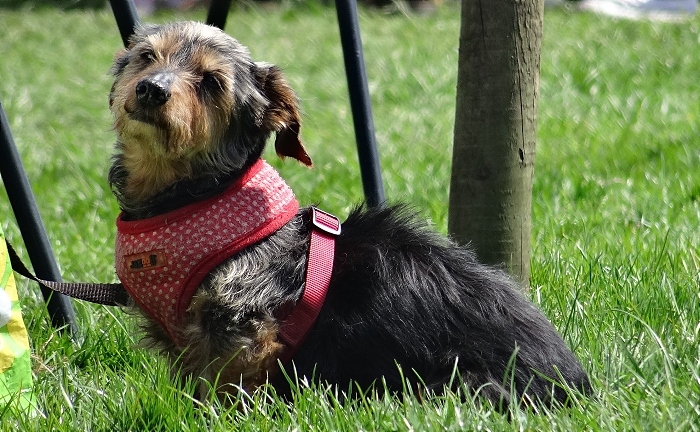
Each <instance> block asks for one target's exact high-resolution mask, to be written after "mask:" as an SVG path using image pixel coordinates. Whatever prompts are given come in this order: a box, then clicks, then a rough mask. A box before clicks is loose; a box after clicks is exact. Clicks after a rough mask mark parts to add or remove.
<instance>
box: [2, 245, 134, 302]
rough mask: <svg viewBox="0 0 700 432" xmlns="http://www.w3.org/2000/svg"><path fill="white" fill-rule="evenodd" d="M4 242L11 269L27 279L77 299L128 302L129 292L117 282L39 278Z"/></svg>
mask: <svg viewBox="0 0 700 432" xmlns="http://www.w3.org/2000/svg"><path fill="white" fill-rule="evenodd" d="M5 244H6V245H7V252H8V255H9V256H10V265H11V266H12V270H14V271H15V272H17V273H18V274H20V275H22V276H24V277H26V278H27V279H31V280H33V281H34V282H38V283H39V284H40V285H42V286H44V287H46V288H49V289H52V290H54V291H57V292H59V293H61V294H64V295H67V296H69V297H73V298H75V299H78V300H85V301H89V302H91V303H97V304H101V305H106V306H126V305H127V304H128V303H129V294H127V292H126V290H125V289H124V286H123V285H122V284H119V283H111V284H98V283H83V282H78V283H68V282H54V281H48V280H44V279H39V278H38V277H36V276H35V275H34V274H32V272H30V271H29V270H28V269H27V266H25V265H24V263H23V262H22V260H21V259H20V258H19V256H18V255H17V252H15V250H14V248H13V247H12V245H11V244H10V242H8V241H7V240H5Z"/></svg>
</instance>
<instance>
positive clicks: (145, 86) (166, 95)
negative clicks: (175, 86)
mask: <svg viewBox="0 0 700 432" xmlns="http://www.w3.org/2000/svg"><path fill="white" fill-rule="evenodd" d="M174 80H175V75H174V74H172V73H168V72H159V73H157V74H154V75H151V76H149V77H148V78H144V79H142V80H141V81H139V82H138V84H136V99H137V100H138V101H139V104H141V105H142V106H144V107H149V108H153V107H158V106H161V105H163V104H165V103H166V102H167V101H168V99H170V96H171V93H170V86H171V85H172V83H173V81H174Z"/></svg>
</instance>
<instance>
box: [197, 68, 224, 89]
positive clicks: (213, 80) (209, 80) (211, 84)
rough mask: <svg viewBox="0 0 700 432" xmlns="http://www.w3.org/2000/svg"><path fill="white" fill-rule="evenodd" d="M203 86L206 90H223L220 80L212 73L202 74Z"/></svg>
mask: <svg viewBox="0 0 700 432" xmlns="http://www.w3.org/2000/svg"><path fill="white" fill-rule="evenodd" d="M201 86H202V87H203V89H204V90H221V89H222V88H223V87H222V86H221V81H219V78H218V77H217V76H216V75H215V74H214V73H212V72H204V73H203V74H202V81H201Z"/></svg>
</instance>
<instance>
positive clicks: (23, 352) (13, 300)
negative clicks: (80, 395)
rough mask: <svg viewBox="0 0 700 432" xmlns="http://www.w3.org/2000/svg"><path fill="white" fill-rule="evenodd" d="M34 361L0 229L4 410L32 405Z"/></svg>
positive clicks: (0, 382)
mask: <svg viewBox="0 0 700 432" xmlns="http://www.w3.org/2000/svg"><path fill="white" fill-rule="evenodd" d="M30 360H31V358H30V350H29V337H28V335H27V328H26V327H25V326H24V321H23V320H22V313H21V308H20V304H19V297H18V296H17V287H16V286H15V279H14V275H13V274H12V267H11V266H10V258H9V256H8V255H7V248H6V246H5V237H4V235H3V232H2V229H1V228H0V410H1V409H2V407H4V406H5V405H7V404H8V403H11V402H12V401H19V402H20V404H22V405H23V406H28V405H29V403H30V401H31V387H32V370H31V363H30Z"/></svg>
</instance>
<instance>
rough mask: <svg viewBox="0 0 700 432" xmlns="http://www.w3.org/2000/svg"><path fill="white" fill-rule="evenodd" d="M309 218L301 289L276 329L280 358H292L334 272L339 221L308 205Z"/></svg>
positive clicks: (310, 324)
mask: <svg viewBox="0 0 700 432" xmlns="http://www.w3.org/2000/svg"><path fill="white" fill-rule="evenodd" d="M311 221H312V223H313V230H312V231H311V243H310V245H309V256H308V259H307V263H306V285H305V287H304V293H303V294H302V296H301V298H300V299H299V301H298V302H297V304H296V305H295V306H294V309H293V310H292V312H291V313H290V314H289V316H287V318H286V319H285V323H284V324H283V325H282V327H281V328H280V331H279V336H280V338H281V340H282V341H283V342H284V343H285V344H286V345H287V351H286V352H285V354H284V358H283V359H282V360H283V362H285V361H288V360H291V358H292V356H293V355H294V353H295V352H296V350H297V348H299V346H300V345H301V343H302V342H303V341H304V339H305V337H306V335H307V334H308V333H309V330H311V326H313V324H314V323H315V322H316V318H318V314H319V313H320V312H321V307H322V306H323V302H324V300H325V299H326V293H327V292H328V285H329V284H330V281H331V274H332V272H333V257H334V253H335V237H336V236H337V235H339V234H340V221H339V220H338V218H337V217H335V216H333V215H332V214H330V213H326V212H324V211H322V210H319V209H317V208H315V207H311Z"/></svg>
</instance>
